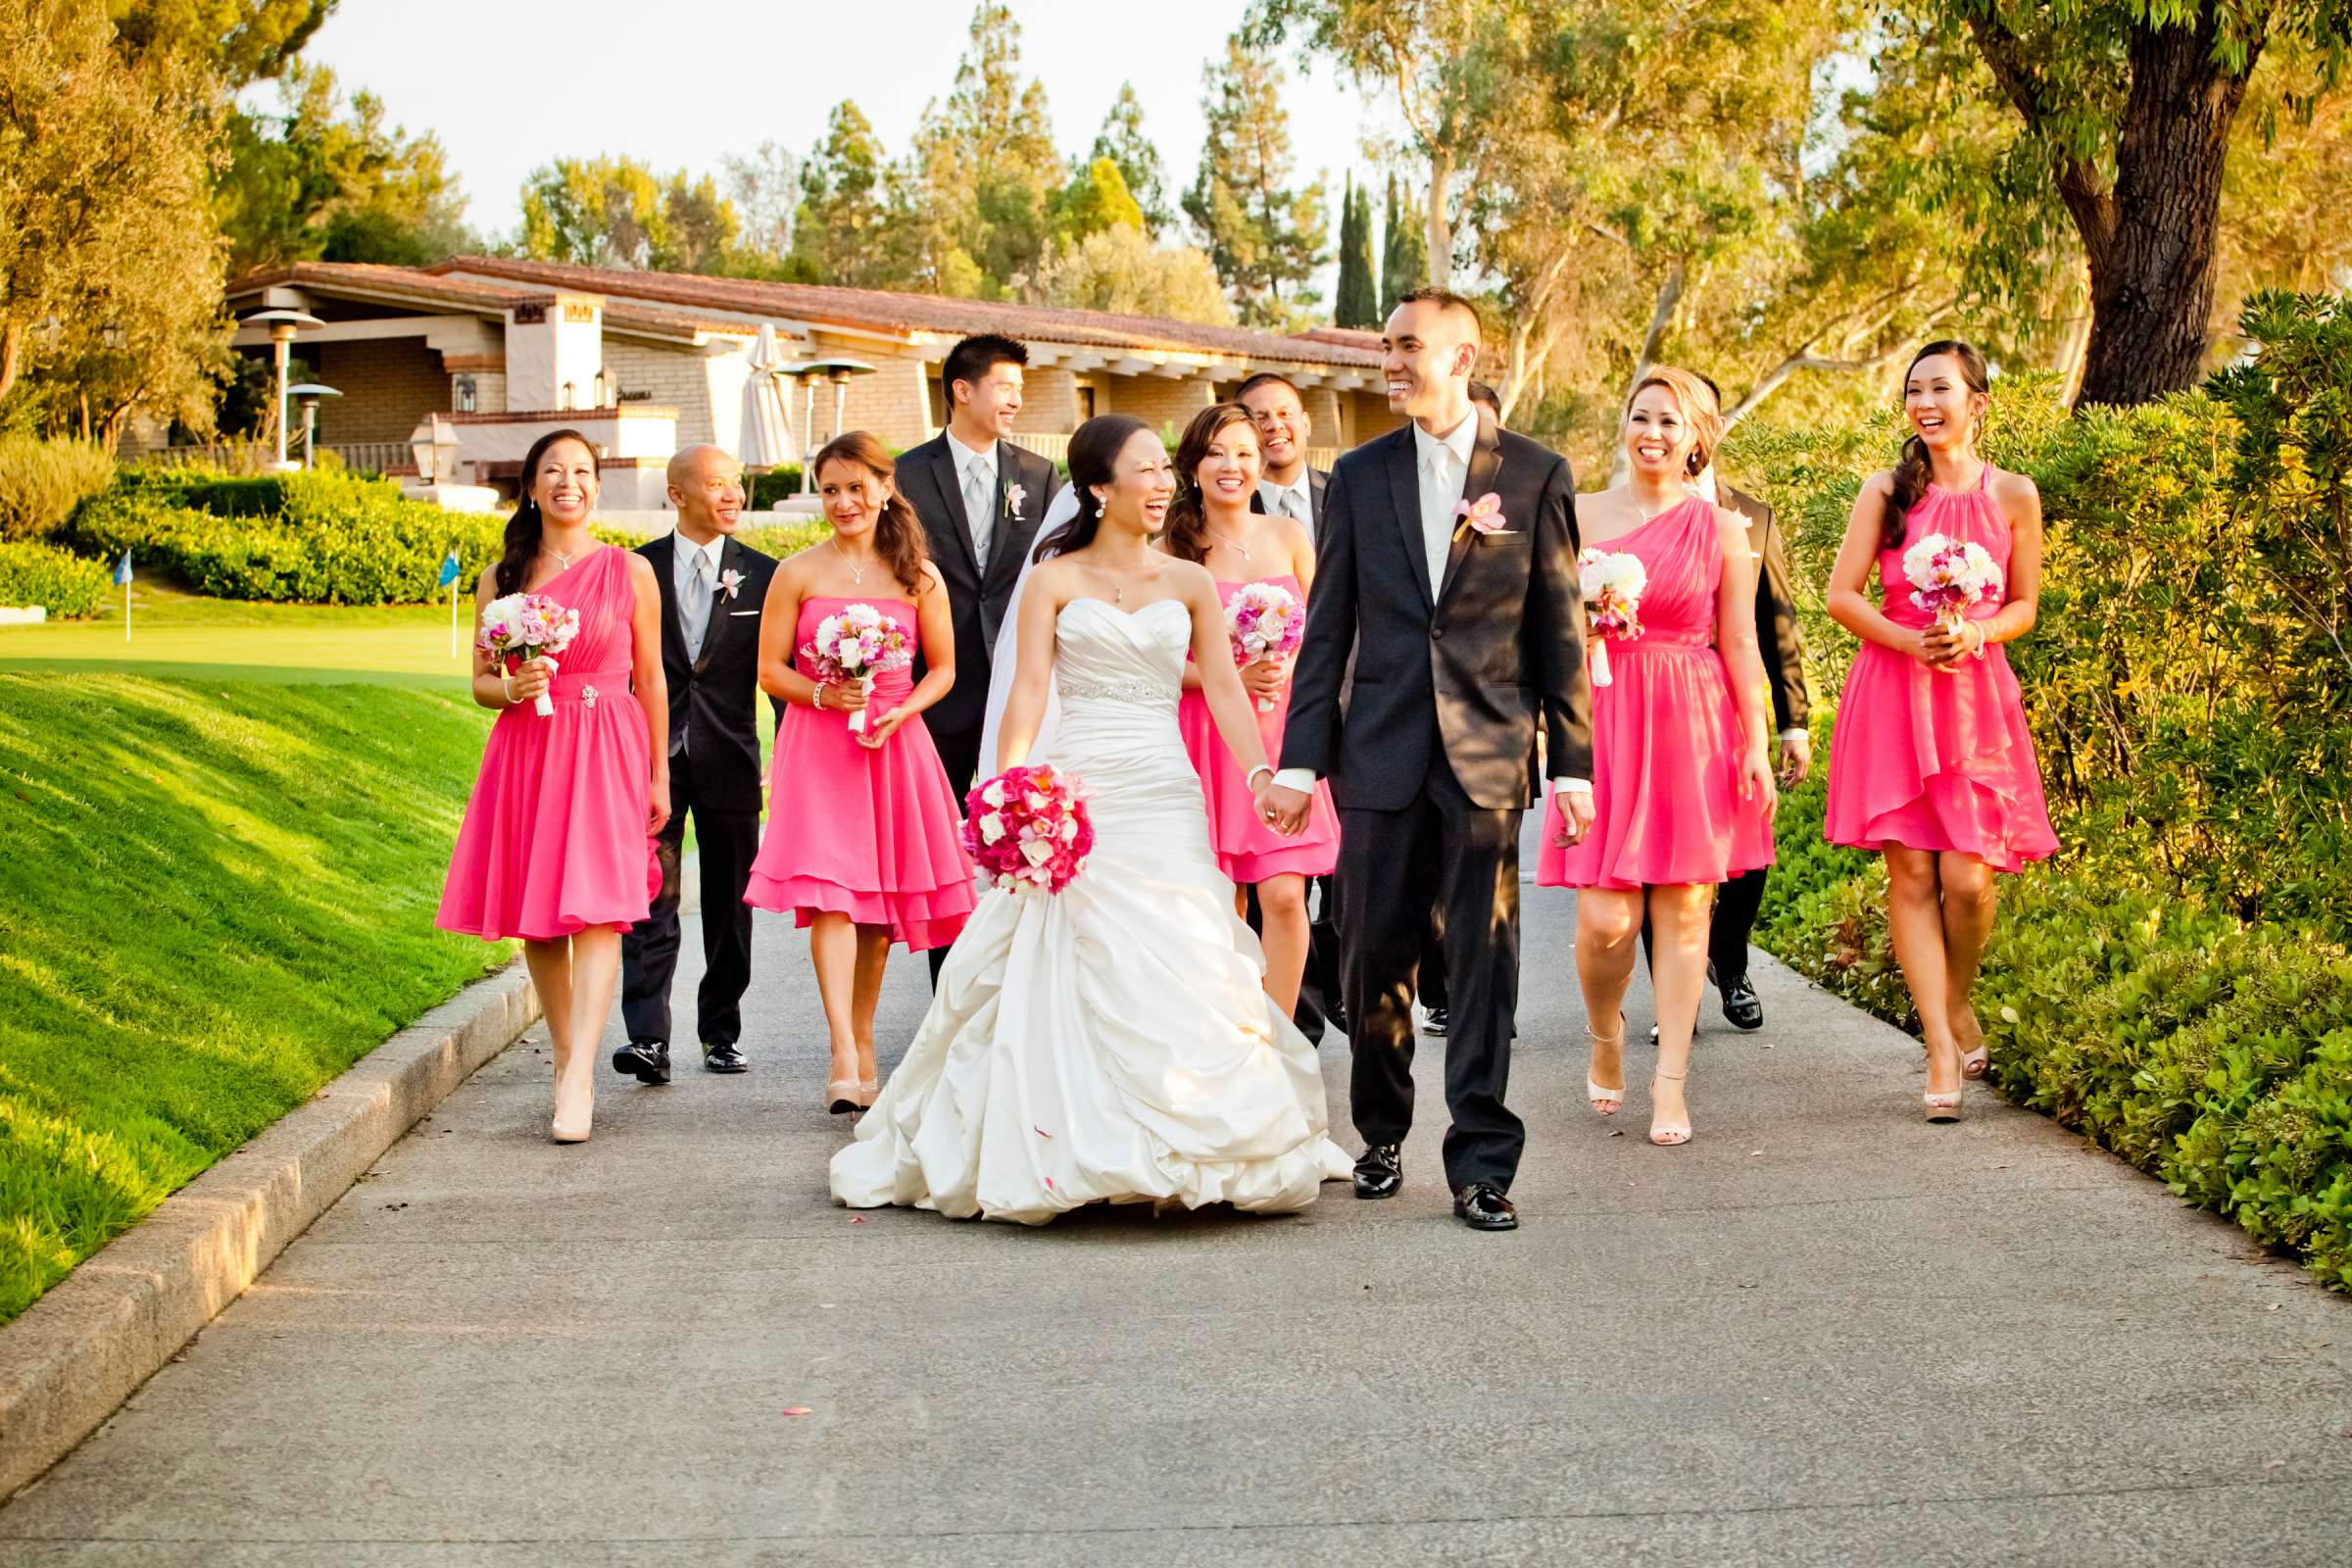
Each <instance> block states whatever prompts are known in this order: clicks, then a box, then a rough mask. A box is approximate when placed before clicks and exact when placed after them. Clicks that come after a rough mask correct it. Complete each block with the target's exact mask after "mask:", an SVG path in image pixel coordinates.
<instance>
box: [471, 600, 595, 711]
mask: <svg viewBox="0 0 2352 1568" xmlns="http://www.w3.org/2000/svg"><path fill="white" fill-rule="evenodd" d="M579 634H580V613H579V612H578V611H576V610H573V609H571V608H569V607H568V606H565V605H560V604H557V603H556V602H555V601H554V600H553V599H550V598H548V597H547V595H545V594H509V595H507V596H506V597H505V598H504V599H493V600H491V601H490V603H488V604H487V605H484V606H483V607H482V629H481V630H480V631H478V632H476V633H475V634H474V638H473V646H474V648H475V650H476V651H477V652H479V653H482V654H486V655H488V656H489V657H490V659H491V660H492V661H493V662H496V663H500V664H504V663H505V662H507V661H508V660H510V659H512V660H514V661H515V662H516V663H518V664H519V663H521V662H523V661H524V660H529V659H544V660H546V661H547V672H548V675H549V676H550V677H551V678H552V677H553V676H554V675H555V673H556V671H557V670H558V669H561V668H562V667H563V666H562V665H560V664H558V663H557V662H556V659H555V656H556V655H558V654H560V653H562V652H563V651H564V649H566V648H569V647H570V646H571V640H572V639H573V638H574V637H577V636H578V635H579ZM531 707H532V709H533V711H536V712H537V713H538V714H539V716H540V717H541V718H546V717H549V716H550V715H552V714H553V713H554V712H555V711H556V705H555V703H554V702H553V701H552V700H551V699H550V698H549V697H548V695H547V693H545V692H541V693H540V694H539V700H538V701H537V702H536V703H533V704H532V705H531Z"/></svg>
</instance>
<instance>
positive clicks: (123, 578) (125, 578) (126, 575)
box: [115, 550, 130, 642]
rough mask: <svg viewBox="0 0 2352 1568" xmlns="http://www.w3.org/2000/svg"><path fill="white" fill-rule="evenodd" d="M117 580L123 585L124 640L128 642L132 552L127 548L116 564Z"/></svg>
mask: <svg viewBox="0 0 2352 1568" xmlns="http://www.w3.org/2000/svg"><path fill="white" fill-rule="evenodd" d="M115 581H117V582H119V583H121V584H122V585H123V641H124V642H128V641H130V552H129V551H127V550H125V551H123V559H122V560H121V561H120V562H118V563H117V564H116V565H115Z"/></svg>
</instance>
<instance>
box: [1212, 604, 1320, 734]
mask: <svg viewBox="0 0 2352 1568" xmlns="http://www.w3.org/2000/svg"><path fill="white" fill-rule="evenodd" d="M1225 632H1226V635H1228V636H1230V637H1231V638H1232V639H1233V662H1234V663H1235V664H1236V665H1237V666H1240V667H1243V668H1247V667H1248V666H1250V665H1251V664H1254V663H1256V662H1258V661H1259V660H1261V659H1282V658H1287V657H1288V656H1290V655H1292V654H1295V653H1297V652H1298V651H1299V639H1301V638H1303V637H1304V636H1305V635H1306V607H1305V606H1304V605H1302V604H1300V603H1299V596H1298V595H1297V594H1295V593H1293V592H1291V591H1290V590H1289V589H1288V588H1281V587H1277V586H1276V585H1274V584H1273V583H1270V582H1253V583H1251V584H1250V586H1249V587H1247V588H1244V589H1243V590H1242V591H1241V592H1240V593H1238V594H1235V595H1234V596H1233V598H1232V599H1231V600H1230V601H1229V602H1228V603H1227V604H1226V606H1225ZM1257 711H1259V712H1261V713H1271V712H1272V711H1274V699H1273V698H1271V697H1260V698H1259V699H1258V700H1257Z"/></svg>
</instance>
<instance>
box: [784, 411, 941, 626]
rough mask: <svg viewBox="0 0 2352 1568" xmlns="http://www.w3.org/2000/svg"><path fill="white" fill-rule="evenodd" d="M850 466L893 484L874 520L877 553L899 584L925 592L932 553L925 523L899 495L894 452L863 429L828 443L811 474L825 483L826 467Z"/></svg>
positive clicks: (811, 468)
mask: <svg viewBox="0 0 2352 1568" xmlns="http://www.w3.org/2000/svg"><path fill="white" fill-rule="evenodd" d="M828 463H850V464H855V465H857V466H858V467H860V468H863V469H864V470H865V471H866V472H868V473H870V474H873V475H874V476H875V477H876V478H879V479H882V480H884V481H885V482H887V483H888V484H889V485H890V499H889V500H888V501H886V502H884V503H883V504H882V515H880V516H878V517H876V518H875V519H874V554H875V555H876V556H878V557H880V558H881V561H882V564H884V565H886V566H888V567H889V568H890V574H891V575H892V576H894V577H896V578H898V579H899V585H900V586H901V587H903V588H905V589H906V590H907V593H909V594H918V595H919V594H920V593H921V592H922V591H923V566H924V564H926V563H927V562H929V561H930V559H931V552H930V551H929V550H927V549H925V548H924V545H923V520H922V519H921V518H920V517H918V516H916V515H914V508H913V507H912V506H911V505H909V504H908V503H907V498H906V497H905V496H903V495H901V494H899V488H898V476H899V466H898V464H897V463H895V462H894V461H892V459H891V456H890V449H889V448H888V447H885V446H884V445H883V444H882V443H881V442H880V441H878V440H876V439H875V438H874V437H873V436H872V435H870V434H869V433H867V432H866V431H863V430H848V431H844V432H843V433H842V434H840V435H837V436H835V437H834V438H833V439H832V440H830V441H828V442H826V443H825V444H824V446H823V448H822V449H820V450H819V451H818V452H817V454H816V457H815V459H814V461H812V462H811V463H810V464H809V472H810V473H812V474H814V475H816V477H817V482H818V483H820V484H821V483H823V482H824V477H825V465H826V464H828Z"/></svg>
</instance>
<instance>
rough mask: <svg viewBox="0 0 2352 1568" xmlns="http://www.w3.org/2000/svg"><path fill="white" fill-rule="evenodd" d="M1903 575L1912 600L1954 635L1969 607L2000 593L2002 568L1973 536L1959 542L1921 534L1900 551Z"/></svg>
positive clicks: (1941, 536)
mask: <svg viewBox="0 0 2352 1568" xmlns="http://www.w3.org/2000/svg"><path fill="white" fill-rule="evenodd" d="M1903 575H1904V576H1905V577H1907V578H1908V579H1910V582H1911V603H1913V604H1914V605H1917V606H1918V607H1919V608H1920V609H1922V610H1924V611H1926V612H1927V613H1929V614H1931V615H1934V616H1935V617H1936V620H1937V622H1939V623H1940V624H1942V625H1944V626H1946V627H1948V628H1949V629H1950V630H1951V631H1952V632H1953V634H1954V635H1957V634H1958V632H1959V629H1960V622H1961V621H1962V620H1963V619H1964V618H1966V616H1967V614H1968V611H1969V608H1970V607H1971V606H1974V605H1980V604H1984V603H1985V602H1986V601H1988V600H1992V599H1996V598H1998V597H1999V596H2000V592H2001V568H2000V564H1998V563H1997V562H1995V561H1994V560H1993V559H1992V554H1991V552H1989V551H1987V550H1986V549H1985V547H1984V546H1983V545H1981V544H1978V543H1977V542H1976V541H1975V540H1974V539H1971V540H1969V541H1968V542H1967V543H1966V544H1960V543H1957V542H1955V541H1954V540H1952V539H1951V538H1950V537H1948V536H1946V535H1944V534H1940V533H1931V534H1926V535H1923V536H1922V537H1921V539H1920V540H1919V542H1918V543H1917V544H1914V545H1913V546H1912V547H1911V548H1910V549H1908V550H1906V551H1904V552H1903Z"/></svg>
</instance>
